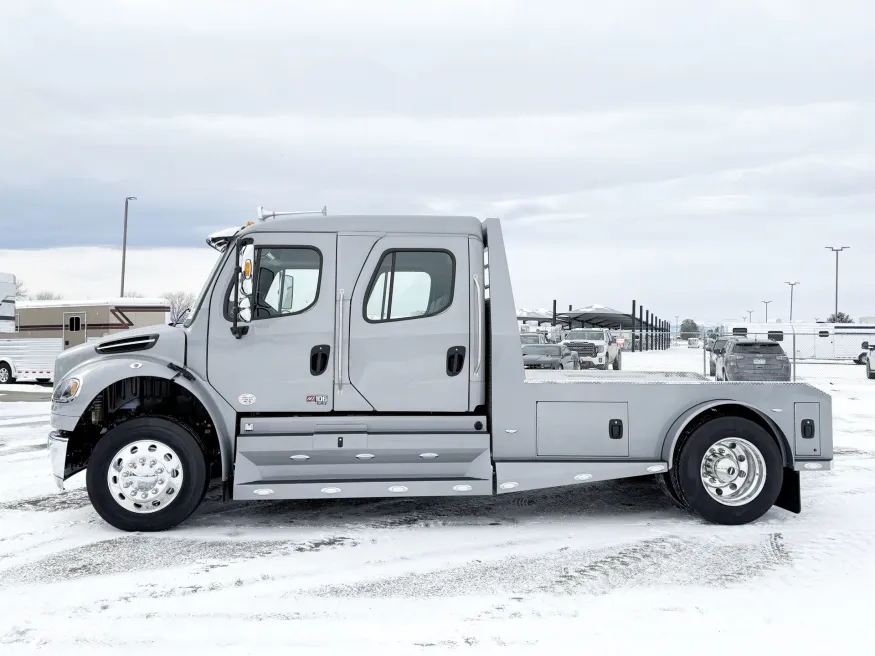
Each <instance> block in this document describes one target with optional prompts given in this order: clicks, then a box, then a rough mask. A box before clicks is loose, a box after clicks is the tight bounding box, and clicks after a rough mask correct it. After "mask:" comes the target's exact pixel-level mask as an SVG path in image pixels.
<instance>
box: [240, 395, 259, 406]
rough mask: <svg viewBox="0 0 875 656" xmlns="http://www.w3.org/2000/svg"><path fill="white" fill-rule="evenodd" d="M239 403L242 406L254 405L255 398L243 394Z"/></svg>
mask: <svg viewBox="0 0 875 656" xmlns="http://www.w3.org/2000/svg"><path fill="white" fill-rule="evenodd" d="M237 401H238V402H239V403H240V405H252V404H253V403H255V396H254V395H253V394H241V395H240V396H238V397H237Z"/></svg>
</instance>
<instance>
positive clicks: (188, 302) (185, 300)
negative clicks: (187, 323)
mask: <svg viewBox="0 0 875 656" xmlns="http://www.w3.org/2000/svg"><path fill="white" fill-rule="evenodd" d="M161 297H162V298H163V299H164V300H165V301H167V304H168V305H169V306H170V323H177V322H178V321H179V319H180V318H181V317H182V314H183V312H185V311H186V310H187V309H188V308H190V307H191V306H192V305H193V304H194V301H195V296H194V294H192V293H191V292H166V293H164V294H162V296H161Z"/></svg>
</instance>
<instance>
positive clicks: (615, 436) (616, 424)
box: [608, 419, 623, 440]
mask: <svg viewBox="0 0 875 656" xmlns="http://www.w3.org/2000/svg"><path fill="white" fill-rule="evenodd" d="M608 434H609V435H610V437H611V439H612V440H622V439H623V420H622V419H611V420H610V421H609V422H608Z"/></svg>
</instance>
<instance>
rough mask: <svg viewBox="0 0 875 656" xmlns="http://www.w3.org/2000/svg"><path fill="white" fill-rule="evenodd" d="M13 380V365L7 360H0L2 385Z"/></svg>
mask: <svg viewBox="0 0 875 656" xmlns="http://www.w3.org/2000/svg"><path fill="white" fill-rule="evenodd" d="M11 382H12V367H10V366H9V365H8V364H6V363H5V362H0V385H5V384H6V383H11Z"/></svg>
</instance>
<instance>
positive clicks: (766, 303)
mask: <svg viewBox="0 0 875 656" xmlns="http://www.w3.org/2000/svg"><path fill="white" fill-rule="evenodd" d="M763 303H764V304H765V306H766V323H769V303H771V301H763Z"/></svg>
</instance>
